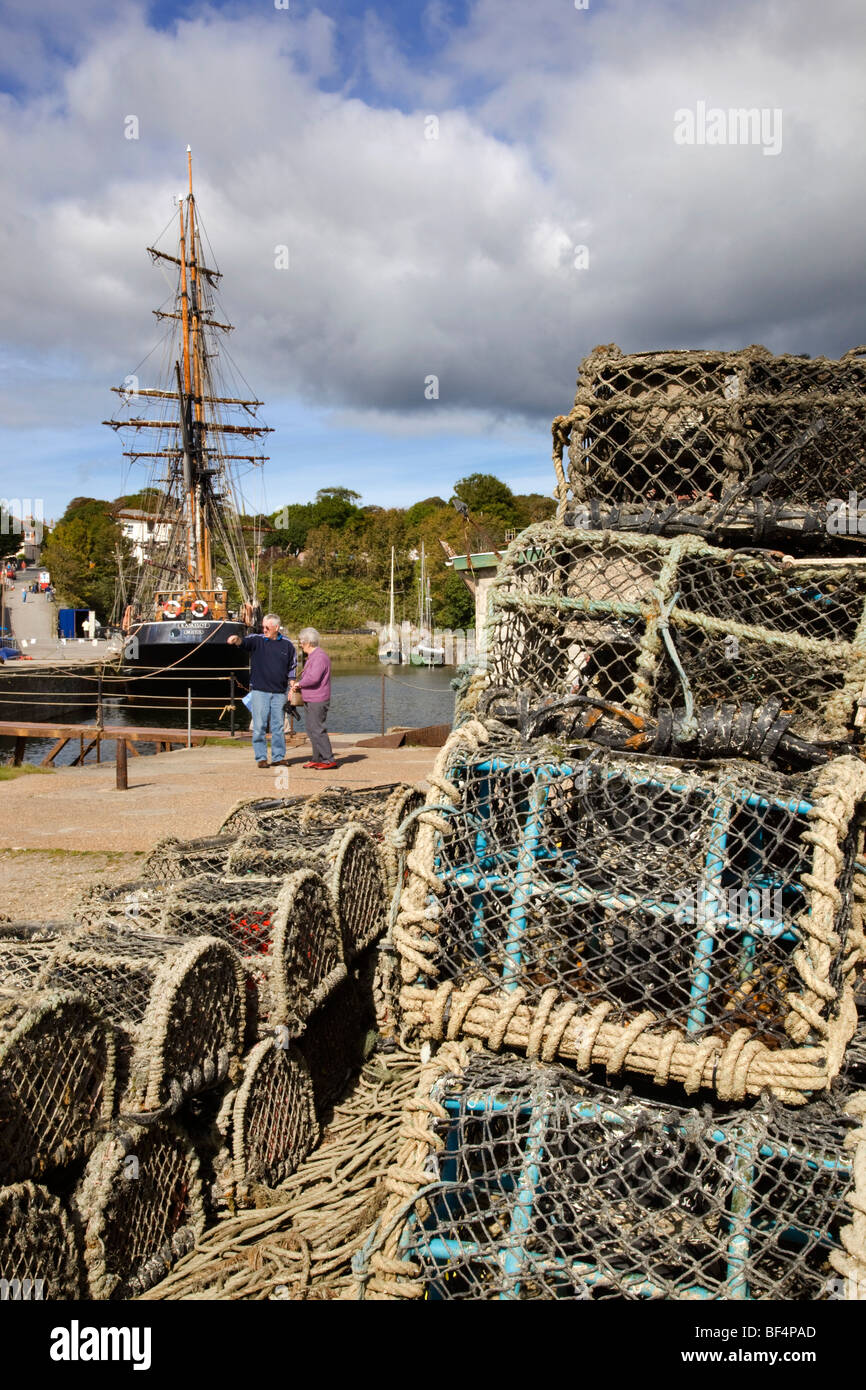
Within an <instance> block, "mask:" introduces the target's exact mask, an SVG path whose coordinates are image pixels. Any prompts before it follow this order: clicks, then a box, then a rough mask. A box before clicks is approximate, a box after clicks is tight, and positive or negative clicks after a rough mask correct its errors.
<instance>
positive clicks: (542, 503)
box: [514, 492, 556, 530]
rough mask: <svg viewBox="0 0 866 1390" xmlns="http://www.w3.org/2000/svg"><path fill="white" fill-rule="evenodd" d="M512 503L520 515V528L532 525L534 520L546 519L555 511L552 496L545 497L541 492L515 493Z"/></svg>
mask: <svg viewBox="0 0 866 1390" xmlns="http://www.w3.org/2000/svg"><path fill="white" fill-rule="evenodd" d="M514 503H515V506H516V507H517V510H518V513H519V515H520V529H521V530H523V528H524V526H532V525H533V523H534V522H536V521H547V520H548V519H549V518H550V517H552V516H553V515H554V514H555V512H556V503H555V502H554V500H553V498H552V497H545V495H544V493H542V492H524V493H520V492H518V493H516V494H515V497H514Z"/></svg>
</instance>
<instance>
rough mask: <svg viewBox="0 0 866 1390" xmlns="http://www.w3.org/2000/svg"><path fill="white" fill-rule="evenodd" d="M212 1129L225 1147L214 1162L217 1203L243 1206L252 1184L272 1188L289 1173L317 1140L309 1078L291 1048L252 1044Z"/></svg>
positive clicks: (272, 1042) (269, 1042) (273, 1043)
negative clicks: (221, 1200) (229, 1200)
mask: <svg viewBox="0 0 866 1390" xmlns="http://www.w3.org/2000/svg"><path fill="white" fill-rule="evenodd" d="M217 1129H218V1131H219V1132H220V1134H221V1135H222V1136H223V1139H224V1143H225V1149H224V1152H223V1154H222V1155H221V1158H222V1162H219V1161H218V1163H217V1169H218V1185H219V1187H220V1189H221V1192H220V1196H222V1197H223V1198H225V1197H228V1196H230V1197H231V1198H232V1199H233V1200H234V1201H236V1202H242V1203H243V1202H247V1201H249V1200H250V1199H251V1197H252V1195H253V1188H254V1187H255V1186H256V1185H261V1186H264V1187H274V1186H276V1184H277V1183H280V1182H282V1181H283V1180H284V1179H285V1178H287V1177H289V1176H290V1174H292V1173H293V1172H294V1171H295V1169H296V1168H297V1166H298V1164H299V1163H301V1162H302V1161H303V1159H305V1158H306V1156H307V1154H308V1153H310V1151H311V1150H312V1149H313V1147H314V1146H315V1144H316V1143H317V1142H318V1138H319V1126H318V1122H317V1120H316V1111H315V1104H314V1099H313V1086H312V1082H311V1080H310V1074H309V1071H308V1069H307V1064H306V1062H305V1061H304V1059H303V1057H302V1056H301V1054H300V1052H299V1051H298V1050H297V1048H296V1047H294V1046H292V1045H291V1044H288V1045H286V1046H281V1044H280V1041H278V1040H277V1039H275V1038H265V1039H263V1040H262V1041H261V1042H260V1043H257V1044H256V1046H255V1047H254V1048H253V1049H252V1050H251V1051H250V1052H249V1053H248V1054H247V1056H246V1057H245V1058H244V1069H243V1078H242V1080H241V1082H240V1085H239V1086H238V1087H237V1088H235V1089H233V1090H231V1091H229V1092H228V1094H227V1095H226V1097H225V1100H224V1102H223V1106H222V1108H221V1111H220V1115H219V1117H218V1120H217Z"/></svg>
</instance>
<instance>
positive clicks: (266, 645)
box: [241, 632, 298, 695]
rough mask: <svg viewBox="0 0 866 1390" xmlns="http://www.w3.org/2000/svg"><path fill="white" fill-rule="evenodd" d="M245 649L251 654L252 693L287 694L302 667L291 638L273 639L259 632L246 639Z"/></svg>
mask: <svg viewBox="0 0 866 1390" xmlns="http://www.w3.org/2000/svg"><path fill="white" fill-rule="evenodd" d="M241 646H242V647H243V649H244V651H247V652H249V654H250V690H265V691H267V693H268V694H269V695H285V694H287V693H288V689H289V681H290V680H294V677H295V671H296V670H297V666H298V662H297V657H296V655H295V646H294V643H293V642H290V641H289V639H288V638H287V637H283V636H278V637H273V638H271V637H265V636H264V634H263V633H261V632H257V633H253V635H252V636H250V637H244V638H243V640H242V641H241Z"/></svg>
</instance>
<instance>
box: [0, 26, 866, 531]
mask: <svg viewBox="0 0 866 1390" xmlns="http://www.w3.org/2000/svg"><path fill="white" fill-rule="evenodd" d="M864 22H866V21H864V12H863V9H862V6H860V5H858V4H855V3H854V0H826V3H824V4H823V5H822V6H821V7H816V6H814V5H813V4H812V3H811V0H808V3H807V0H730V3H727V4H725V5H707V4H705V3H703V0H691V2H689V0H677V3H673V2H671V3H663V0H589V7H588V9H586V10H582V11H579V10H577V9H576V7H575V6H574V5H573V4H572V3H569V2H568V0H533V3H532V4H527V3H526V0H459V2H458V0H431V2H430V3H424V0H420V2H419V3H417V4H399V3H393V2H391V3H381V4H375V5H373V4H364V3H360V0H321V3H319V4H315V3H308V0H290V7H289V9H288V10H277V9H276V7H275V6H274V5H273V3H269V4H265V3H264V2H263V0H262V2H261V3H247V4H238V3H224V4H219V3H213V4H198V3H197V4H190V5H169V4H165V3H158V4H155V5H150V6H147V5H144V4H137V3H127V0H119V2H118V0H113V2H112V3H109V0H80V3H79V4H77V5H76V6H75V7H74V8H73V7H70V6H69V5H68V4H67V3H66V0H43V2H42V3H41V4H40V5H39V6H38V7H34V6H32V4H30V3H29V0H5V3H3V4H2V5H0V54H2V55H3V56H2V57H0V117H2V119H0V142H2V156H3V157H2V161H0V196H2V200H3V206H4V209H5V214H4V217H3V218H2V219H0V282H2V294H3V305H4V315H3V321H4V327H3V329H2V341H0V405H2V411H0V459H2V485H0V491H2V494H3V495H4V496H9V497H14V496H21V495H25V496H39V497H42V498H43V501H44V509H45V514H46V515H47V516H57V515H59V514H60V513H61V512H62V510H63V508H64V506H65V505H66V503H67V502H68V500H69V499H70V498H71V497H72V496H75V495H78V494H81V493H90V494H92V495H97V496H105V497H113V496H116V495H118V493H119V492H120V491H121V489H122V488H123V487H124V479H123V473H122V468H121V460H120V446H119V441H118V439H117V437H116V436H114V435H113V434H112V433H111V432H109V431H108V430H105V429H104V428H102V427H101V425H100V423H99V422H100V421H101V420H102V419H104V418H105V417H106V416H107V415H108V414H109V413H110V412H111V410H112V406H113V398H112V397H111V395H110V392H109V387H110V386H111V385H113V384H119V382H120V381H121V380H122V379H123V377H124V376H125V375H126V374H127V373H128V372H130V371H132V370H134V369H135V365H136V364H137V363H138V362H139V361H140V359H141V358H142V357H143V356H144V355H145V354H146V352H147V351H148V349H149V348H150V346H152V344H153V343H154V342H155V341H156V339H157V336H158V332H157V329H156V321H155V320H154V319H153V317H152V315H151V313H150V310H151V308H153V307H156V306H157V305H158V304H159V303H160V302H161V301H162V300H163V299H164V298H165V295H166V292H167V289H166V285H165V283H164V281H163V279H162V278H161V276H160V274H159V272H158V271H155V270H154V269H153V268H152V267H151V265H150V263H149V260H148V258H147V256H146V255H145V253H144V248H145V247H146V246H147V245H148V244H150V243H151V241H152V239H153V238H154V237H155V236H156V235H157V233H158V232H159V231H160V229H161V228H162V227H163V226H164V225H165V224H166V223H167V222H168V221H169V219H170V218H171V217H172V215H173V203H172V200H173V197H174V195H175V193H176V192H177V190H178V189H179V188H180V187H182V184H183V179H184V174H185V155H184V151H185V147H186V144H187V142H188V141H189V142H190V143H191V144H192V145H193V150H194V157H195V167H196V188H197V195H198V202H199V206H200V208H201V211H202V215H203V217H204V221H205V225H206V227H207V230H208V233H209V235H210V238H211V241H212V243H213V246H214V251H215V253H216V256H217V258H218V261H219V264H220V267H221V269H222V270H223V271H224V272H225V279H224V281H223V288H222V302H223V304H224V306H225V311H226V313H227V314H228V315H229V317H230V320H231V322H233V323H234V324H235V325H236V332H235V333H234V334H233V336H232V342H231V348H232V354H233V356H234V358H235V359H236V361H237V363H238V365H239V366H240V368H241V369H242V371H243V373H244V375H245V377H246V378H247V379H248V380H249V382H250V383H251V384H252V385H253V387H254V388H255V390H256V392H257V394H259V395H260V396H261V397H262V398H263V399H264V400H265V401H266V409H265V412H264V413H265V415H266V417H267V419H268V423H270V424H271V425H272V426H274V429H275V433H274V434H273V435H272V436H270V437H269V442H268V452H269V453H270V455H271V462H270V464H269V465H268V470H267V474H266V488H265V492H264V498H265V500H266V502H267V504H268V505H270V506H272V507H274V508H276V507H277V506H279V505H282V504H283V503H284V502H287V501H294V500H304V499H306V498H308V497H310V496H311V495H312V494H313V493H314V492H315V490H316V489H317V488H318V487H322V486H327V485H334V484H345V485H348V486H351V487H354V488H355V489H356V490H358V491H360V492H361V493H362V495H363V497H364V500H365V501H368V502H375V503H378V504H380V505H389V504H391V505H402V504H407V503H410V502H411V501H413V500H416V499H417V498H419V497H422V496H426V495H429V494H431V493H440V494H442V495H443V496H448V495H450V491H451V489H452V487H453V484H454V482H455V481H456V479H457V478H459V477H461V476H463V475H465V474H466V473H469V472H474V471H479V470H480V471H491V472H495V473H497V474H498V475H499V476H500V477H503V478H505V479H506V481H508V482H509V483H510V484H511V486H512V487H514V488H515V490H516V491H529V490H532V491H541V492H547V493H549V492H550V491H551V489H552V486H553V474H552V467H551V463H550V421H551V419H552V417H553V416H554V415H556V414H559V413H563V412H565V411H567V410H568V409H569V407H570V404H571V401H572V399H573V394H574V381H575V376H576V372H577V367H578V363H579V361H580V359H581V358H582V357H583V356H584V355H585V354H586V353H587V352H588V351H590V350H591V349H592V348H593V347H594V346H595V345H596V344H597V343H599V342H611V341H615V342H617V343H619V345H620V346H621V347H622V348H623V349H624V350H627V351H628V350H632V351H633V350H641V349H647V348H653V347H668V346H670V347H689V346H721V347H736V346H741V345H743V344H747V343H750V342H764V343H765V344H766V345H767V346H768V347H770V348H772V349H775V350H786V351H798V352H804V351H805V352H809V353H811V354H813V355H817V354H820V353H825V354H827V355H837V354H838V353H839V352H841V351H844V350H846V349H847V348H848V347H850V346H852V345H854V344H855V343H856V342H858V341H859V340H860V339H861V338H862V328H861V326H860V325H861V324H862V310H863V273H862V268H861V267H862V253H861V238H860V231H859V228H860V227H862V225H863V221H864V208H863V199H864V194H863V187H864V180H863V158H862V154H861V138H860V134H861V131H862V128H863V120H864V111H863V106H864V96H863V89H862V88H863V84H862V81H861V77H860V72H859V70H858V69H859V54H860V53H861V52H862V46H863V38H864ZM4 93H5V95H4ZM700 101H703V102H706V103H708V104H709V105H717V106H719V107H721V108H723V109H727V108H731V107H740V106H748V107H758V108H767V109H779V110H780V111H781V112H782V119H783V132H784V139H783V141H782V144H781V149H780V150H779V151H778V152H777V153H775V154H772V153H770V154H767V153H765V152H764V151H763V150H762V149H761V148H757V147H744V146H740V147H736V148H735V147H727V148H710V147H708V146H702V147H701V148H697V147H693V148H682V147H680V146H678V145H677V144H676V143H675V142H674V139H673V134H672V132H673V125H674V113H675V112H676V111H677V110H678V109H680V108H689V109H694V108H696V105H697V103H698V102H700ZM130 115H134V116H135V117H136V120H137V122H138V123H139V134H138V138H137V139H135V140H129V139H126V138H125V135H124V122H125V120H126V118H127V117H129V116H130ZM431 118H435V134H434V138H431V125H430V122H431ZM281 245H286V246H288V248H289V251H290V267H289V270H288V272H283V273H280V272H279V271H277V269H276V267H275V260H274V251H275V248H276V247H278V246H281ZM581 247H583V248H584V262H585V263H584V264H583V265H580V266H579V265H578V261H579V260H580V257H579V255H578V252H579V250H580V248H581ZM430 374H435V375H437V376H438V377H439V381H440V393H439V398H438V399H437V400H435V401H430V400H427V399H425V395H424V382H425V380H426V379H427V377H428V376H429V375H430ZM137 481H141V480H140V479H130V480H127V482H126V485H125V486H126V487H127V488H129V487H132V486H133V485H134V483H135V482H137ZM261 497H262V493H261V490H260V489H259V488H258V487H257V488H256V489H255V490H254V492H253V493H251V495H250V501H251V504H253V505H260V504H261Z"/></svg>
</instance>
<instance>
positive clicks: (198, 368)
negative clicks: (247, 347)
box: [186, 145, 213, 591]
mask: <svg viewBox="0 0 866 1390" xmlns="http://www.w3.org/2000/svg"><path fill="white" fill-rule="evenodd" d="M186 161H187V170H188V173H189V199H188V202H187V207H188V210H189V211H188V224H189V275H190V320H191V330H192V333H191V336H192V350H191V356H192V369H193V409H194V411H195V427H194V434H195V442H196V458H197V460H201V459H202V458H203V455H204V443H205V441H204V417H203V414H202V397H203V395H204V388H203V379H202V378H203V372H202V334H201V322H200V320H201V305H200V303H199V281H198V238H197V235H196V226H195V198H194V196H193V191H192V149H191V148H190V146H189V145H187V147H186ZM196 559H197V561H198V582H199V585H200V586H201V587H202V588H204V589H206V590H208V591H212V590H213V574H212V573H211V570H212V565H211V547H210V530H209V528H208V525H207V520H206V517H205V515H204V508H203V506H202V497H201V480H199V497H198V508H197V512H196Z"/></svg>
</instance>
